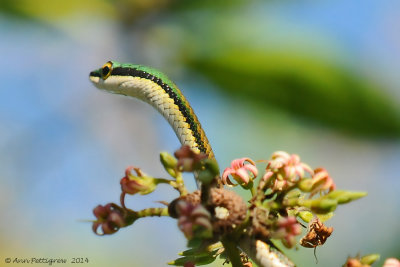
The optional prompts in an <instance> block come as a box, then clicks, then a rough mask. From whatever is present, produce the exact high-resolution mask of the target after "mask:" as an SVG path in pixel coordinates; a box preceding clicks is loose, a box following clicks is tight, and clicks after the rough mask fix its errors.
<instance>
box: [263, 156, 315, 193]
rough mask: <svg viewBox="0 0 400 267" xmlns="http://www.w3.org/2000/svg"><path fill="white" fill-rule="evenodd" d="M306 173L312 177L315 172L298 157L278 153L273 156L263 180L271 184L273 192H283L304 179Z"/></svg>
mask: <svg viewBox="0 0 400 267" xmlns="http://www.w3.org/2000/svg"><path fill="white" fill-rule="evenodd" d="M306 173H309V174H311V175H312V174H313V173H314V172H313V170H312V169H311V168H310V166H308V165H307V164H305V163H302V162H301V161H300V157H299V156H298V155H296V154H292V155H290V154H288V153H286V152H284V151H277V152H275V153H273V154H272V158H271V160H270V161H269V162H268V165H267V168H266V170H265V174H264V176H263V178H262V179H263V180H264V181H265V182H266V183H267V184H271V186H270V188H271V189H272V191H283V190H286V189H288V188H290V187H292V186H293V185H294V184H295V183H296V182H297V181H299V180H300V179H302V178H304V177H305V174H306Z"/></svg>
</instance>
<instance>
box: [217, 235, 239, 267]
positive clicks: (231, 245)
mask: <svg viewBox="0 0 400 267" xmlns="http://www.w3.org/2000/svg"><path fill="white" fill-rule="evenodd" d="M221 242H222V245H223V246H224V248H225V252H226V254H227V255H228V258H229V261H230V262H231V264H232V267H243V264H242V259H241V258H240V251H239V249H238V248H237V246H236V245H235V242H234V241H232V240H229V239H228V238H223V239H222V240H221Z"/></svg>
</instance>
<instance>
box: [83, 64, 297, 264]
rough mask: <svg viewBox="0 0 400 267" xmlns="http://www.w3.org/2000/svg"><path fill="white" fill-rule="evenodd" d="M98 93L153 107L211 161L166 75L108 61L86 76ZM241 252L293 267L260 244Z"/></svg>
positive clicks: (190, 113) (254, 242) (205, 141)
mask: <svg viewBox="0 0 400 267" xmlns="http://www.w3.org/2000/svg"><path fill="white" fill-rule="evenodd" d="M89 79H90V81H91V82H92V83H93V84H94V86H95V87H97V88H98V89H100V90H104V91H107V92H110V93H114V94H119V95H125V96H129V97H133V98H137V99H139V100H142V101H144V102H146V103H148V104H150V105H151V106H153V107H154V108H155V109H156V110H157V111H158V112H159V113H160V114H161V115H162V116H163V117H164V118H165V119H166V120H167V121H168V123H169V124H170V125H171V127H172V128H173V130H174V132H175V134H176V136H177V137H178V139H179V141H180V143H181V144H182V145H188V146H189V147H190V148H191V149H192V150H193V151H194V152H197V153H200V152H201V153H204V154H206V156H207V157H208V158H214V153H213V150H212V148H211V145H210V142H209V141H208V139H207V136H206V134H205V132H204V130H203V128H202V127H201V124H200V122H199V120H198V118H197V116H196V114H195V113H194V111H193V108H192V107H191V106H190V104H189V102H188V101H187V100H186V98H185V96H184V95H183V94H182V92H181V90H179V88H178V87H177V86H176V85H175V83H173V82H172V81H171V80H170V79H169V78H168V77H167V75H165V74H164V73H162V72H160V71H158V70H157V69H154V68H151V67H147V66H143V65H136V64H130V63H119V62H117V61H108V62H106V63H105V64H104V65H103V66H102V67H101V68H99V69H96V70H94V71H92V72H90V74H89ZM240 246H241V248H242V249H244V250H246V252H247V254H248V255H251V258H252V259H253V260H254V261H255V262H256V263H257V264H258V265H259V266H261V267H293V266H294V264H293V263H292V262H290V261H289V260H288V259H287V258H286V256H285V255H283V253H281V252H280V251H279V250H277V249H274V248H273V247H272V246H270V245H268V244H267V243H266V242H263V241H260V240H243V242H241V244H240Z"/></svg>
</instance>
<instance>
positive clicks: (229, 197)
mask: <svg viewBox="0 0 400 267" xmlns="http://www.w3.org/2000/svg"><path fill="white" fill-rule="evenodd" d="M179 200H184V201H186V202H188V203H191V204H192V205H198V204H200V202H201V200H200V191H199V190H196V191H194V192H193V193H190V194H187V195H185V196H181V197H179V198H177V199H175V200H173V201H172V202H171V203H170V204H169V205H168V212H169V215H170V216H171V217H173V218H178V214H177V212H176V207H175V206H176V203H177V202H178V201H179ZM207 208H208V209H209V211H210V212H211V213H212V215H213V216H212V225H213V231H214V233H216V234H225V233H227V232H229V231H231V230H233V229H234V228H236V227H237V226H238V225H240V224H241V223H242V222H243V221H244V219H245V218H246V214H247V205H246V203H245V202H244V201H243V199H242V197H240V196H239V195H238V194H236V193H235V192H233V191H229V190H226V189H223V188H212V189H211V190H210V201H209V205H208V207H207Z"/></svg>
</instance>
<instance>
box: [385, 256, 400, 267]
mask: <svg viewBox="0 0 400 267" xmlns="http://www.w3.org/2000/svg"><path fill="white" fill-rule="evenodd" d="M383 267H400V261H399V260H398V259H396V258H388V259H386V260H385V263H384V264H383Z"/></svg>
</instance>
